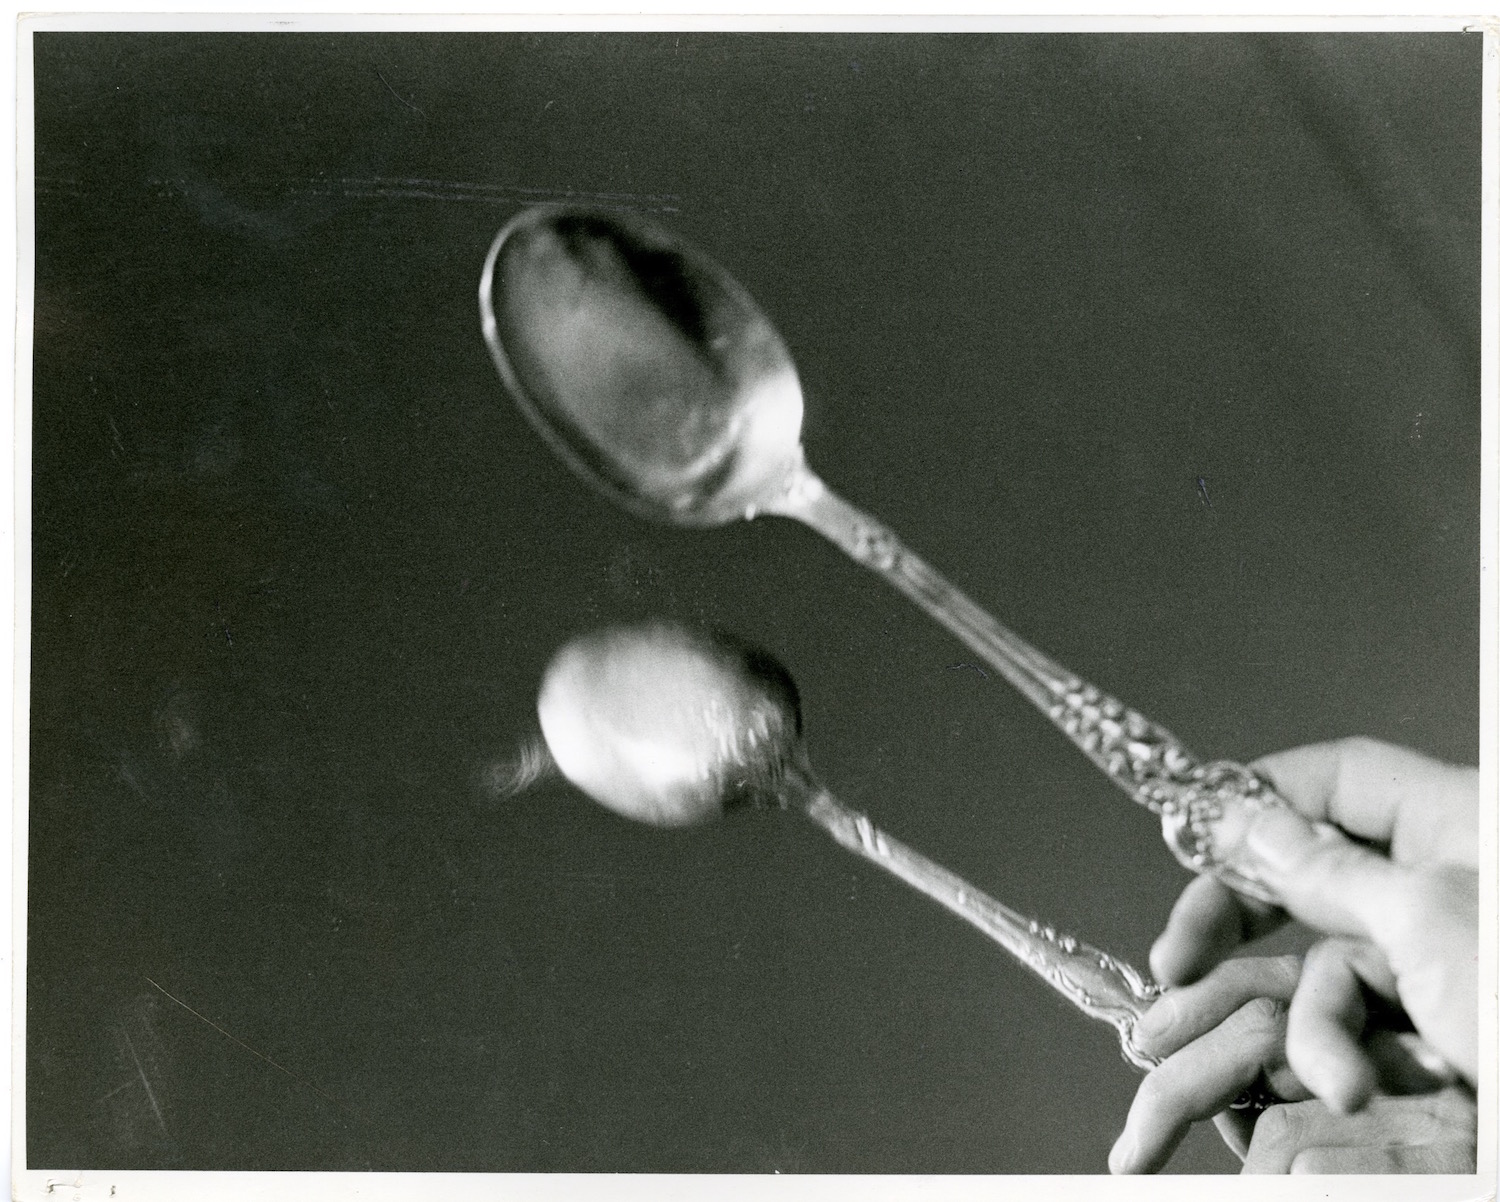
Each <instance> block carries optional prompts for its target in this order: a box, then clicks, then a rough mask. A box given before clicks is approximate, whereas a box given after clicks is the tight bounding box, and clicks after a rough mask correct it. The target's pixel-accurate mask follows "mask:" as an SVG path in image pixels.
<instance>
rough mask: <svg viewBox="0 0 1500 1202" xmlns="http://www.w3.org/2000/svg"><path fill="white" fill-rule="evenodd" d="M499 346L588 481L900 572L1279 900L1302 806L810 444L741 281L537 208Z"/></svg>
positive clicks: (547, 432) (1240, 881)
mask: <svg viewBox="0 0 1500 1202" xmlns="http://www.w3.org/2000/svg"><path fill="white" fill-rule="evenodd" d="M479 307H480V315H481V320H482V324H483V329H484V337H485V340H486V341H487V342H488V344H489V347H490V351H491V353H492V354H493V356H494V360H495V365H496V367H497V368H498V369H499V371H500V374H501V376H502V377H503V379H504V380H505V383H506V385H507V386H508V387H509V389H510V391H511V393H512V394H513V395H514V397H515V399H516V401H517V403H518V404H519V405H520V407H521V411H522V412H523V413H524V414H525V415H526V416H527V418H528V419H529V420H530V422H531V424H532V425H533V426H534V427H535V428H536V429H537V431H538V432H539V433H540V434H541V435H542V437H543V438H544V439H545V440H546V441H547V442H548V444H550V445H551V447H552V449H553V450H554V451H556V452H557V453H558V454H559V455H560V456H561V457H562V458H563V459H564V460H565V461H566V462H567V463H569V464H570V465H571V466H572V467H573V469H574V470H575V471H576V472H577V473H578V474H579V475H580V476H582V477H583V478H584V479H585V480H588V481H589V482H590V483H592V484H594V485H595V486H596V487H598V488H600V489H601V490H602V491H603V492H604V493H605V494H607V495H608V496H610V497H611V498H613V499H614V500H615V501H617V502H619V503H620V504H622V505H624V506H626V507H627V508H629V509H631V510H633V511H634V512H636V513H638V514H640V515H642V516H643V517H647V518H651V519H654V520H656V521H661V522H667V523H670V524H673V525H679V526H717V525H722V524H724V523H727V522H731V521H734V520H736V519H738V518H753V517H755V516H756V515H758V514H762V513H771V514H780V515H782V516H784V517H791V518H796V519H797V520H798V521H801V522H804V523H806V524H807V525H809V526H811V527H812V528H813V529H814V530H817V531H818V532H819V533H821V534H823V535H824V536H825V537H827V538H828V539H829V540H830V541H832V542H833V543H834V544H835V545H837V546H839V547H841V548H842V549H843V550H844V551H845V552H847V553H848V554H849V555H850V556H851V557H853V558H854V559H855V560H856V561H858V562H859V563H862V564H864V565H865V566H866V567H868V568H870V569H871V570H872V571H874V572H876V573H877V574H878V575H880V576H883V577H884V578H885V579H886V580H888V581H889V582H890V583H891V584H893V585H895V586H896V588H898V589H900V590H901V591H902V592H903V593H905V594H906V595H907V596H908V597H910V598H911V599H912V600H914V601H915V602H916V603H917V604H918V605H920V606H921V607H922V608H923V609H925V610H926V611H927V612H928V613H929V614H931V615H932V616H933V617H934V618H936V619H937V620H938V621H939V622H941V623H942V624H943V625H944V626H946V627H947V628H948V629H949V630H950V631H952V632H953V633H954V634H956V635H957V636H958V637H959V638H960V639H962V640H963V641H964V642H965V643H967V644H968V646H969V647H970V648H971V649H972V650H973V651H974V652H975V653H976V654H977V655H979V656H980V657H982V658H983V659H984V661H985V662H986V663H988V664H989V665H991V666H992V667H993V668H994V669H995V670H996V671H998V672H999V673H1000V674H1001V675H1002V676H1003V677H1004V678H1005V679H1006V680H1008V681H1009V682H1010V683H1011V684H1012V685H1014V686H1015V687H1016V688H1017V689H1019V690H1020V691H1021V692H1022V693H1023V694H1024V695H1025V696H1026V697H1027V698H1029V699H1030V700H1031V701H1032V703H1033V704H1035V705H1036V707H1037V708H1038V709H1040V710H1041V711H1042V712H1043V713H1045V714H1046V715H1047V716H1048V717H1049V718H1050V719H1051V720H1052V722H1053V723H1054V724H1055V725H1056V726H1057V727H1058V728H1059V729H1061V730H1062V731H1063V733H1064V734H1066V735H1067V736H1068V738H1069V739H1071V740H1072V741H1073V743H1074V745H1075V746H1077V747H1078V748H1079V749H1080V750H1081V751H1082V752H1083V753H1084V754H1085V755H1087V756H1088V757H1089V759H1091V760H1092V761H1093V762H1094V764H1095V765H1097V766H1098V767H1099V768H1100V769H1101V770H1102V771H1103V772H1104V773H1105V774H1106V775H1108V776H1109V778H1110V779H1111V780H1113V781H1114V782H1115V783H1116V784H1117V785H1119V786H1120V787H1121V788H1122V789H1124V790H1125V791H1126V793H1128V794H1129V795H1130V796H1131V797H1132V798H1133V799H1134V800H1135V801H1137V802H1138V803H1140V804H1141V805H1144V806H1146V807H1147V808H1149V809H1150V810H1152V811H1153V812H1155V813H1157V814H1159V815H1160V816H1161V822H1162V834H1163V837H1164V838H1165V839H1166V842H1167V845H1168V846H1169V847H1170V848H1171V849H1172V851H1173V853H1174V854H1175V855H1176V856H1177V858H1178V859H1179V860H1180V861H1181V862H1182V863H1183V864H1185V865H1187V866H1188V867H1189V868H1191V869H1193V870H1194V871H1196V872H1206V873H1211V874H1213V875H1214V876H1216V877H1218V878H1219V879H1220V880H1222V881H1224V882H1225V883H1226V884H1228V885H1229V886H1230V887H1232V888H1234V889H1236V890H1238V891H1239V892H1241V893H1243V894H1245V895H1247V896H1250V897H1253V898H1256V899H1258V900H1260V901H1263V902H1275V901H1276V900H1277V899H1276V895H1275V892H1274V890H1272V889H1271V888H1270V886H1269V885H1268V884H1267V883H1266V882H1265V880H1264V879H1263V877H1262V875H1261V873H1260V872H1259V870H1258V867H1257V864H1256V863H1255V860H1254V857H1253V855H1252V853H1251V852H1250V850H1249V848H1248V847H1247V846H1246V845H1245V841H1244V833H1245V829H1246V826H1247V823H1248V820H1249V819H1250V817H1251V816H1252V815H1253V814H1254V812H1255V811H1257V810H1259V809H1262V808H1265V807H1267V806H1272V805H1286V804H1287V803H1286V802H1285V801H1284V800H1283V799H1282V798H1281V797H1280V796H1278V795H1277V794H1276V792H1275V791H1274V789H1273V788H1272V787H1271V785H1270V784H1269V782H1267V781H1266V780H1265V779H1264V778H1262V777H1260V776H1259V775H1257V774H1256V773H1255V772H1253V771H1251V770H1250V769H1248V768H1246V767H1244V766H1243V765H1241V764H1237V763H1232V762H1229V761H1215V762H1212V763H1203V762H1200V761H1199V760H1198V759H1197V758H1196V757H1195V756H1193V755H1192V754H1191V753H1190V752H1189V751H1188V750H1187V749H1186V748H1185V747H1183V745H1182V744H1181V742H1180V741H1179V740H1178V739H1177V738H1176V737H1175V736H1173V735H1172V734H1171V732H1169V731H1167V730H1166V729H1164V728H1163V727H1161V726H1158V725H1156V724H1155V723H1154V722H1151V721H1149V720H1148V719H1147V718H1145V717H1144V716H1143V715H1141V714H1139V713H1137V712H1136V711H1135V710H1132V709H1128V708H1126V707H1125V706H1124V705H1122V704H1121V703H1120V702H1119V701H1117V700H1115V699H1114V698H1113V697H1110V696H1108V695H1106V694H1104V693H1102V692H1101V691H1100V690H1099V689H1097V688H1095V687H1094V686H1093V685H1091V684H1089V683H1088V682H1087V681H1085V680H1083V679H1082V678H1081V677H1079V676H1076V675H1074V674H1073V673H1072V672H1069V671H1067V670H1066V669H1065V668H1063V667H1062V666H1061V665H1060V664H1057V663H1055V662H1054V661H1052V660H1051V659H1049V658H1048V657H1047V656H1045V655H1043V654H1042V653H1041V652H1040V651H1038V650H1037V649H1036V648H1034V647H1032V646H1031V645H1030V644H1028V643H1027V642H1025V641H1024V640H1023V639H1021V638H1019V637H1018V636H1017V635H1015V634H1013V633H1012V632H1011V631H1009V630H1007V629H1006V628H1005V627H1004V626H1002V625H1000V623H999V622H997V621H995V619H994V618H992V617H991V616H990V615H989V614H987V613H986V612H985V611H984V610H983V609H981V608H980V607H979V606H978V605H975V604H974V602H972V601H970V600H969V599H968V598H967V597H965V596H964V595H963V594H962V593H961V592H959V590H958V589H956V588H954V587H953V585H951V584H949V583H948V582H947V581H946V580H945V579H943V577H942V576H940V575H939V574H938V573H937V572H936V571H935V570H933V569H932V568H931V567H929V566H928V565H927V564H926V563H924V562H923V561H922V560H921V559H919V558H918V557H917V556H916V555H915V554H913V553H912V552H911V551H910V550H909V549H907V548H906V547H905V546H903V545H902V543H901V542H900V540H899V539H897V538H896V536H895V535H894V534H893V533H892V532H891V531H890V530H888V529H887V528H886V527H884V526H882V525H881V524H880V523H879V522H877V521H875V520H874V519H873V518H871V517H869V516H868V515H866V514H863V513H861V512H860V511H859V510H858V509H856V508H854V506H852V505H850V504H849V503H848V502H846V501H844V500H842V499H840V498H839V497H838V496H836V495H835V494H834V493H833V492H831V491H830V490H829V489H828V488H827V486H826V485H824V483H823V482H822V481H821V480H820V479H818V477H817V476H816V475H814V474H813V472H812V471H811V470H810V469H809V468H808V466H807V463H806V460H805V458H804V455H803V451H802V444H801V429H802V391H801V386H800V384H799V383H798V380H797V371H796V368H795V366H794V365H793V363H792V359H791V355H790V354H789V353H788V352H787V349H786V346H785V345H784V344H783V342H782V340H781V338H780V336H779V335H778V334H777V333H776V331H775V329H774V328H773V327H772V325H771V323H770V321H769V320H768V319H767V318H766V316H765V315H764V314H763V313H762V312H761V311H760V309H759V308H758V307H757V306H756V304H755V302H754V301H753V300H752V299H751V298H750V296H749V294H748V293H747V292H746V291H745V290H744V289H743V288H741V287H740V286H739V284H737V283H736V282H735V281H734V280H733V279H732V278H731V277H730V276H729V274H728V273H727V272H725V271H724V270H722V269H721V268H720V267H718V266H717V265H716V264H715V263H713V262H712V261H710V260H709V259H708V258H707V257H705V256H704V255H702V254H701V253H699V252H698V251H697V250H695V249H693V248H692V247H690V246H688V245H687V244H686V243H685V242H683V241H682V240H680V239H678V238H675V237H674V236H672V235H671V234H669V233H667V232H665V231H664V230H662V229H660V228H658V227H656V226H654V225H652V224H650V223H648V222H646V221H645V220H642V219H639V218H635V217H627V216H620V215H616V214H606V213H600V212H596V211H592V210H587V209H578V208H538V209H530V210H527V211H524V212H522V213H521V214H519V215H518V216H517V217H516V218H514V219H513V220H512V221H511V222H509V223H508V224H507V225H506V226H505V227H504V228H503V229H502V230H501V231H500V233H499V235H498V236H497V237H496V238H495V242H494V244H493V245H492V246H491V247H490V252H489V256H488V258H487V259H486V260H485V264H484V274H483V276H482V277H481V280H480V285H479Z"/></svg>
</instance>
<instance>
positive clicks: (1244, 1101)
mask: <svg viewBox="0 0 1500 1202" xmlns="http://www.w3.org/2000/svg"><path fill="white" fill-rule="evenodd" d="M797 775H798V779H797V780H796V781H795V783H794V782H792V781H788V782H787V783H788V784H789V785H791V786H792V787H791V788H790V789H788V790H787V792H788V793H791V794H793V795H794V796H796V797H798V800H799V802H800V806H801V809H802V810H803V812H804V813H805V814H806V815H807V816H808V817H809V818H811V819H812V820H813V821H814V822H816V823H817V824H818V825H819V826H821V827H822V828H823V829H824V830H825V831H827V832H828V833H829V834H830V835H832V836H833V838H834V840H835V841H836V842H838V843H839V844H841V845H842V846H844V847H846V848H848V849H849V850H850V851H852V852H853V853H854V854H855V855H857V856H863V857H864V858H865V859H867V860H869V861H870V862H871V863H874V864H876V865H878V866H879V867H881V868H884V869H885V870H886V871H887V872H889V873H891V874H892V875H894V876H897V877H900V878H901V879H902V880H903V881H905V882H906V883H907V884H908V885H910V886H912V888H914V889H916V890H917V891H918V892H919V893H925V894H926V895H927V896H928V897H930V898H932V899H933V901H935V902H938V903H939V904H940V905H943V906H946V907H947V908H948V909H949V910H951V911H953V913H955V914H957V915H958V916H959V917H960V918H962V919H963V920H964V921H965V922H967V923H970V924H971V925H973V926H975V927H978V928H979V930H981V931H983V932H984V933H985V934H986V935H988V936H989V937H990V938H991V939H993V940H994V941H995V942H996V943H998V944H999V945H1000V946H1001V947H1003V948H1004V949H1005V950H1006V951H1008V952H1009V953H1010V954H1011V955H1012V956H1014V957H1015V958H1016V959H1017V960H1019V961H1020V962H1021V963H1022V964H1023V965H1024V966H1025V967H1027V968H1029V969H1030V970H1031V971H1032V972H1033V973H1035V974H1036V975H1037V976H1038V977H1040V978H1041V979H1042V980H1043V981H1045V982H1046V983H1047V984H1048V985H1050V986H1052V988H1053V989H1055V990H1056V991H1057V992H1058V993H1060V994H1061V995H1062V996H1063V997H1065V998H1066V999H1067V1000H1068V1001H1069V1002H1071V1003H1072V1004H1073V1005H1074V1006H1076V1007H1077V1008H1078V1009H1079V1010H1081V1011H1083V1013H1084V1014H1086V1015H1088V1017H1089V1018H1092V1019H1096V1020H1098V1021H1099V1022H1105V1023H1108V1024H1109V1025H1110V1026H1112V1027H1114V1029H1115V1032H1116V1034H1118V1035H1119V1037H1120V1052H1121V1054H1122V1055H1123V1056H1124V1057H1125V1059H1126V1060H1128V1061H1130V1063H1131V1064H1133V1065H1135V1066H1136V1067H1137V1068H1142V1069H1147V1070H1150V1069H1153V1068H1155V1067H1156V1066H1157V1065H1158V1064H1160V1063H1161V1061H1160V1060H1158V1059H1157V1058H1156V1057H1154V1056H1149V1055H1147V1054H1146V1053H1145V1052H1142V1051H1141V1050H1140V1048H1138V1047H1136V1044H1135V1024H1136V1022H1137V1021H1138V1020H1139V1019H1140V1017H1141V1015H1142V1014H1144V1013H1145V1012H1146V1010H1147V1009H1148V1008H1149V1007H1150V1005H1151V1003H1152V1002H1154V1001H1155V1000H1156V999H1157V998H1159V997H1160V996H1161V993H1162V990H1161V987H1160V986H1159V985H1157V984H1156V983H1155V982H1154V981H1151V980H1149V979H1147V978H1146V977H1144V976H1142V975H1141V973H1140V972H1139V971H1138V970H1137V969H1136V968H1135V967H1134V966H1133V965H1130V964H1128V963H1126V962H1125V961H1124V960H1117V959H1116V958H1115V957H1114V956H1111V955H1110V954H1109V953H1108V952H1102V951H1100V950H1099V949H1098V948H1096V947H1091V946H1089V945H1088V944H1087V943H1083V942H1081V941H1079V940H1077V939H1075V938H1073V936H1071V935H1061V934H1058V932H1057V931H1055V930H1053V929H1052V928H1051V927H1049V926H1044V925H1042V924H1041V923H1039V922H1037V921H1036V919H1034V918H1027V917H1025V916H1024V915H1022V914H1018V913H1017V912H1016V911H1014V910H1012V909H1011V908H1010V907H1009V906H1004V905H1001V904H1000V903H999V902H997V901H996V900H995V899H994V898H993V897H990V896H989V894H987V893H983V892H981V891H980V890H978V889H976V888H974V886H973V885H971V884H969V883H968V882H967V881H966V880H964V879H963V878H962V877H961V876H958V875H956V874H954V873H952V872H949V871H948V870H947V869H946V868H944V867H943V866H942V865H940V864H936V863H934V862H933V861H931V860H929V859H928V858H927V857H926V856H924V855H923V854H922V853H921V852H919V851H914V850H913V849H912V848H910V847H907V846H906V844H904V843H902V842H900V841H899V840H896V839H893V838H891V836H889V835H887V834H886V833H885V832H884V831H882V830H880V829H879V828H878V827H877V826H876V825H875V824H874V823H873V822H871V821H870V820H869V819H868V818H867V817H865V815H863V814H861V813H858V812H857V811H855V810H851V809H849V808H848V807H847V806H846V805H844V804H843V803H842V802H840V801H839V800H838V799H837V798H836V797H834V796H833V794H831V793H829V792H828V790H827V789H824V788H823V787H822V786H820V785H818V784H817V783H816V782H815V781H813V780H812V779H811V777H809V776H803V775H802V774H800V773H799V774H797ZM1280 1100H1281V1099H1280V1098H1278V1097H1277V1096H1276V1095H1275V1094H1274V1093H1272V1092H1271V1090H1270V1088H1269V1086H1267V1085H1266V1084H1265V1083H1264V1080H1261V1081H1257V1082H1256V1083H1255V1085H1253V1086H1252V1087H1251V1088H1250V1089H1248V1090H1246V1091H1245V1092H1244V1093H1243V1094H1241V1095H1240V1096H1239V1097H1238V1098H1236V1099H1235V1100H1234V1101H1233V1102H1231V1103H1230V1107H1229V1108H1230V1109H1231V1110H1249V1111H1260V1110H1264V1109H1266V1108H1267V1107H1269V1106H1273V1105H1275V1104H1276V1103H1277V1102H1278V1101H1280Z"/></svg>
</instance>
